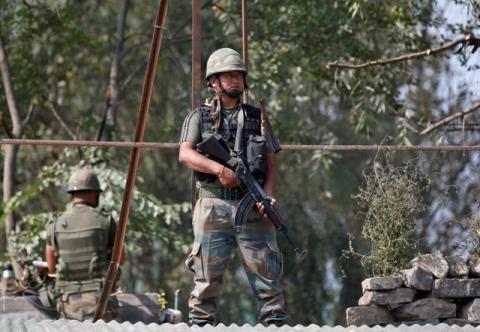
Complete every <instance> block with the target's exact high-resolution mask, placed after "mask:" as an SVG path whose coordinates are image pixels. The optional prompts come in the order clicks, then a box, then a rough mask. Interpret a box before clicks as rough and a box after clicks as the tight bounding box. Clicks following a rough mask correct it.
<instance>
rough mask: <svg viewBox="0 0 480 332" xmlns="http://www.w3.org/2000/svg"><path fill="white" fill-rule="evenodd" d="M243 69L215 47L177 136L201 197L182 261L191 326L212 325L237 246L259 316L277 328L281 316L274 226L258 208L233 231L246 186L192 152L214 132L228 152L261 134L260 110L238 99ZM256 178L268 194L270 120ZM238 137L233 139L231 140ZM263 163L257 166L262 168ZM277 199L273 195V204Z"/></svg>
mask: <svg viewBox="0 0 480 332" xmlns="http://www.w3.org/2000/svg"><path fill="white" fill-rule="evenodd" d="M246 76H247V69H246V67H245V64H244V62H243V60H242V58H241V57H240V54H238V52H236V51H235V50H232V49H230V48H222V49H219V50H217V51H215V52H213V53H212V54H211V55H210V57H209V59H208V62H207V71H206V76H205V79H206V81H207V86H208V89H209V91H210V93H211V94H212V98H211V99H209V100H207V103H206V104H205V105H202V106H201V107H199V108H197V109H195V110H194V111H193V112H191V113H189V114H188V116H187V117H186V119H185V121H184V124H183V128H182V134H181V138H180V151H179V160H180V162H181V163H183V164H184V165H186V166H187V167H188V168H190V169H192V170H193V171H194V174H195V176H196V178H197V180H198V182H197V187H198V189H199V191H198V194H199V199H198V201H197V202H196V205H195V209H194V212H193V222H192V223H193V233H194V243H193V249H192V252H191V253H190V255H189V257H188V259H187V261H186V265H187V267H188V268H189V269H190V270H191V271H192V272H193V273H194V283H195V288H194V289H193V291H192V292H191V295H190V299H189V307H190V315H189V317H190V323H191V324H198V325H205V324H215V323H216V311H217V296H218V294H219V292H220V288H221V286H222V282H223V275H224V272H225V268H226V266H227V261H228V258H229V256H230V252H231V249H232V247H233V245H234V244H237V245H238V247H239V250H240V254H241V257H242V259H243V262H244V266H245V270H246V273H247V276H248V280H249V282H250V286H251V287H252V289H253V293H254V294H255V296H256V298H257V300H258V304H259V311H260V313H259V320H260V321H261V322H262V323H264V324H267V325H268V324H276V325H282V324H284V323H285V321H286V319H287V314H286V312H285V309H284V298H283V291H282V286H281V277H282V272H283V259H282V254H281V252H280V250H279V249H278V246H277V241H276V231H275V227H274V226H273V225H272V223H270V222H269V221H268V220H266V219H265V218H264V217H263V216H262V215H263V206H262V205H258V206H257V209H256V210H252V211H251V212H250V214H249V217H248V222H247V225H246V226H243V227H242V228H238V229H236V228H235V226H234V218H235V212H236V209H237V207H238V204H239V202H240V200H241V199H242V198H243V196H244V195H245V191H244V190H243V189H242V188H241V187H240V180H239V179H238V177H237V176H236V175H235V173H234V172H233V171H232V170H230V169H229V168H226V167H224V166H223V165H221V164H219V163H217V162H215V161H213V160H211V159H208V158H207V157H205V156H204V155H202V154H200V153H199V152H198V151H196V145H197V144H198V143H200V142H201V141H202V140H204V139H205V138H206V137H208V136H210V135H212V134H213V133H218V134H220V135H221V136H222V137H223V139H224V140H225V142H227V144H228V145H229V147H230V148H231V149H232V150H235V151H242V152H245V151H246V150H247V145H248V144H250V140H251V139H252V138H257V141H262V139H258V138H260V137H261V127H262V125H261V123H262V121H261V120H262V117H261V115H260V113H261V112H260V110H259V109H258V108H255V107H253V106H251V105H248V104H242V103H241V101H240V98H241V95H242V93H243V91H244V90H245V89H246V88H247V83H246ZM264 128H265V129H266V130H265V131H266V132H265V133H264V136H265V139H264V142H265V143H264V144H265V145H266V146H265V149H266V151H267V153H265V154H263V160H260V161H259V160H256V161H255V163H258V162H260V164H263V167H259V171H258V172H254V174H256V175H257V179H258V180H259V182H260V183H261V184H263V189H264V190H265V192H266V193H267V195H269V196H270V197H272V196H273V189H274V185H275V182H276V180H277V175H278V169H277V163H276V159H275V153H276V152H278V151H280V145H279V143H278V141H277V139H276V138H275V136H274V135H273V132H272V129H271V127H270V124H269V123H268V122H266V123H265V126H264ZM237 136H238V139H236V138H237ZM262 168H263V170H262ZM274 201H275V200H274V199H273V198H272V202H274Z"/></svg>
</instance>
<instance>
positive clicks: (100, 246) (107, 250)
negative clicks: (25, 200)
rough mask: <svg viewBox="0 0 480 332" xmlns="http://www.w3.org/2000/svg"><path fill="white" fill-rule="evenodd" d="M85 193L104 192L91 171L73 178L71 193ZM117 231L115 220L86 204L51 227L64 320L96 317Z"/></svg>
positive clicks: (49, 237)
mask: <svg viewBox="0 0 480 332" xmlns="http://www.w3.org/2000/svg"><path fill="white" fill-rule="evenodd" d="M82 190H88V191H97V192H100V191H101V189H100V186H99V184H98V179H97V178H96V176H95V175H94V174H93V173H91V171H86V170H80V171H78V172H76V173H74V174H73V175H72V177H71V179H70V182H69V188H68V192H70V193H74V192H76V191H82ZM115 232H116V224H115V222H114V221H113V219H111V218H109V217H108V216H107V215H105V214H104V213H102V212H99V211H98V210H97V209H96V208H94V207H91V206H89V205H84V204H77V205H75V204H74V205H73V206H72V207H71V208H69V209H67V211H65V212H64V213H63V214H62V215H61V216H60V217H58V218H56V219H55V220H52V221H51V222H49V224H48V225H47V244H48V245H49V246H51V247H52V248H53V250H54V252H55V255H56V258H57V266H56V276H55V277H56V278H55V279H56V281H55V291H56V294H57V309H58V311H59V313H60V316H61V317H62V318H68V319H77V320H86V319H91V318H93V316H94V314H95V311H96V309H97V302H98V300H99V298H98V297H99V292H100V290H101V289H102V287H103V282H104V275H105V274H106V270H107V267H108V262H109V257H108V256H109V255H110V254H111V249H112V248H113V244H114V240H115ZM112 305H113V303H110V306H112Z"/></svg>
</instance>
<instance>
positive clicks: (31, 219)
mask: <svg viewBox="0 0 480 332" xmlns="http://www.w3.org/2000/svg"><path fill="white" fill-rule="evenodd" d="M75 153H77V151H76V150H74V149H66V150H65V156H66V157H67V159H68V157H71V156H72V155H74V154H75ZM107 160H108V153H105V151H103V150H97V149H86V150H84V151H83V159H82V160H81V161H80V162H79V163H78V164H74V165H71V164H68V163H65V161H63V160H59V161H56V162H54V163H53V164H52V165H46V166H44V167H42V169H41V171H40V173H39V174H38V176H37V180H36V181H35V182H33V183H32V184H30V185H27V186H26V187H24V188H23V190H20V191H18V192H17V193H16V195H15V196H14V197H12V199H10V200H9V201H7V202H6V203H5V204H4V206H3V209H2V211H5V210H6V209H9V210H12V209H13V210H18V209H21V208H22V207H23V206H28V205H29V204H30V202H32V201H34V200H36V199H38V198H39V197H40V196H42V195H43V194H44V193H45V191H46V190H47V189H49V187H50V186H55V187H57V188H59V187H62V189H61V190H58V191H57V194H56V196H61V195H63V196H65V195H66V192H65V185H66V183H67V182H68V178H69V176H70V174H71V172H72V171H73V170H74V169H76V168H81V167H89V168H91V169H92V170H93V171H94V172H95V173H96V174H97V176H98V178H99V180H100V183H101V187H102V189H103V192H102V194H101V196H100V205H99V208H101V209H103V210H105V211H107V212H108V213H109V214H110V215H111V216H112V217H113V218H114V219H115V220H117V221H118V219H119V216H120V209H121V202H122V198H123V193H124V188H125V183H126V173H125V172H122V171H119V170H117V169H114V168H112V167H111V166H109V165H108V163H107V162H106V161H107ZM137 181H138V182H142V178H138V179H137ZM61 200H62V199H59V201H61ZM63 200H65V199H63ZM190 209H191V206H190V205H189V204H187V203H175V204H165V203H163V202H161V201H160V200H158V199H157V198H155V197H154V196H153V195H151V194H147V193H145V192H142V191H140V190H138V189H135V191H134V195H133V202H132V207H131V214H130V218H129V224H128V232H127V237H128V241H126V248H127V251H128V252H130V253H131V254H132V255H134V256H138V255H141V254H142V250H141V246H142V245H143V244H144V243H145V242H146V243H148V244H150V245H153V242H154V241H158V240H160V241H161V242H163V243H164V244H166V245H169V244H171V245H172V246H173V247H174V248H175V250H177V251H178V252H180V253H185V252H186V250H188V249H187V247H186V245H185V241H184V240H183V239H182V238H181V237H180V236H179V235H177V234H176V233H175V232H172V231H171V230H170V229H169V228H170V226H171V225H172V224H178V223H180V220H181V215H182V214H185V213H188V212H189V210H190ZM58 213H60V211H55V212H48V213H45V212H40V213H31V214H26V215H24V216H23V217H22V219H20V221H19V222H18V224H17V228H16V230H15V231H14V232H13V233H12V234H10V235H9V244H10V245H11V248H12V249H14V251H13V252H16V253H17V257H16V258H17V259H19V261H20V262H21V263H23V264H29V263H31V261H32V260H34V259H39V258H40V257H42V253H43V248H44V246H45V226H46V224H47V222H48V221H49V220H52V218H54V217H55V215H56V214H58Z"/></svg>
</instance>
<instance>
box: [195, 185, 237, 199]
mask: <svg viewBox="0 0 480 332" xmlns="http://www.w3.org/2000/svg"><path fill="white" fill-rule="evenodd" d="M245 194H246V192H245V190H243V189H241V188H239V187H237V188H225V187H200V188H199V192H198V197H199V198H220V199H227V200H231V201H236V200H239V199H242V198H243V196H245Z"/></svg>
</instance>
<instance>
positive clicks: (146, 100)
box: [93, 0, 168, 321]
mask: <svg viewBox="0 0 480 332" xmlns="http://www.w3.org/2000/svg"><path fill="white" fill-rule="evenodd" d="M167 8H168V0H159V5H158V10H157V17H156V20H155V27H154V31H153V37H152V42H151V45H150V55H149V59H148V66H147V71H146V74H145V81H144V84H143V92H142V100H141V103H140V108H139V110H138V117H137V126H136V130H135V142H141V141H143V136H144V132H145V125H146V121H147V115H148V109H149V106H150V98H151V96H152V90H153V83H154V80H155V70H156V68H157V61H158V55H159V53H160V46H161V43H162V37H163V29H164V26H165V19H166V16H167ZM139 159H140V149H139V148H136V147H135V148H133V149H132V152H131V154H130V165H129V167H128V175H127V183H126V185H125V192H124V195H123V201H122V209H121V210H120V220H119V222H118V229H117V233H116V235H115V244H114V246H113V253H112V260H111V261H110V265H109V267H108V271H107V275H106V277H105V285H104V286H103V289H102V294H101V296H100V301H99V304H98V308H97V311H96V312H95V317H94V319H93V321H97V320H98V319H101V318H102V317H103V314H104V312H105V309H106V307H107V302H108V297H109V296H110V293H111V291H112V288H113V286H114V284H115V280H116V276H117V272H118V268H119V266H120V260H121V256H122V253H123V243H124V240H125V232H126V228H127V222H128V215H129V213H130V205H131V202H132V197H133V190H134V188H135V179H136V176H137V169H138V162H139Z"/></svg>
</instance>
